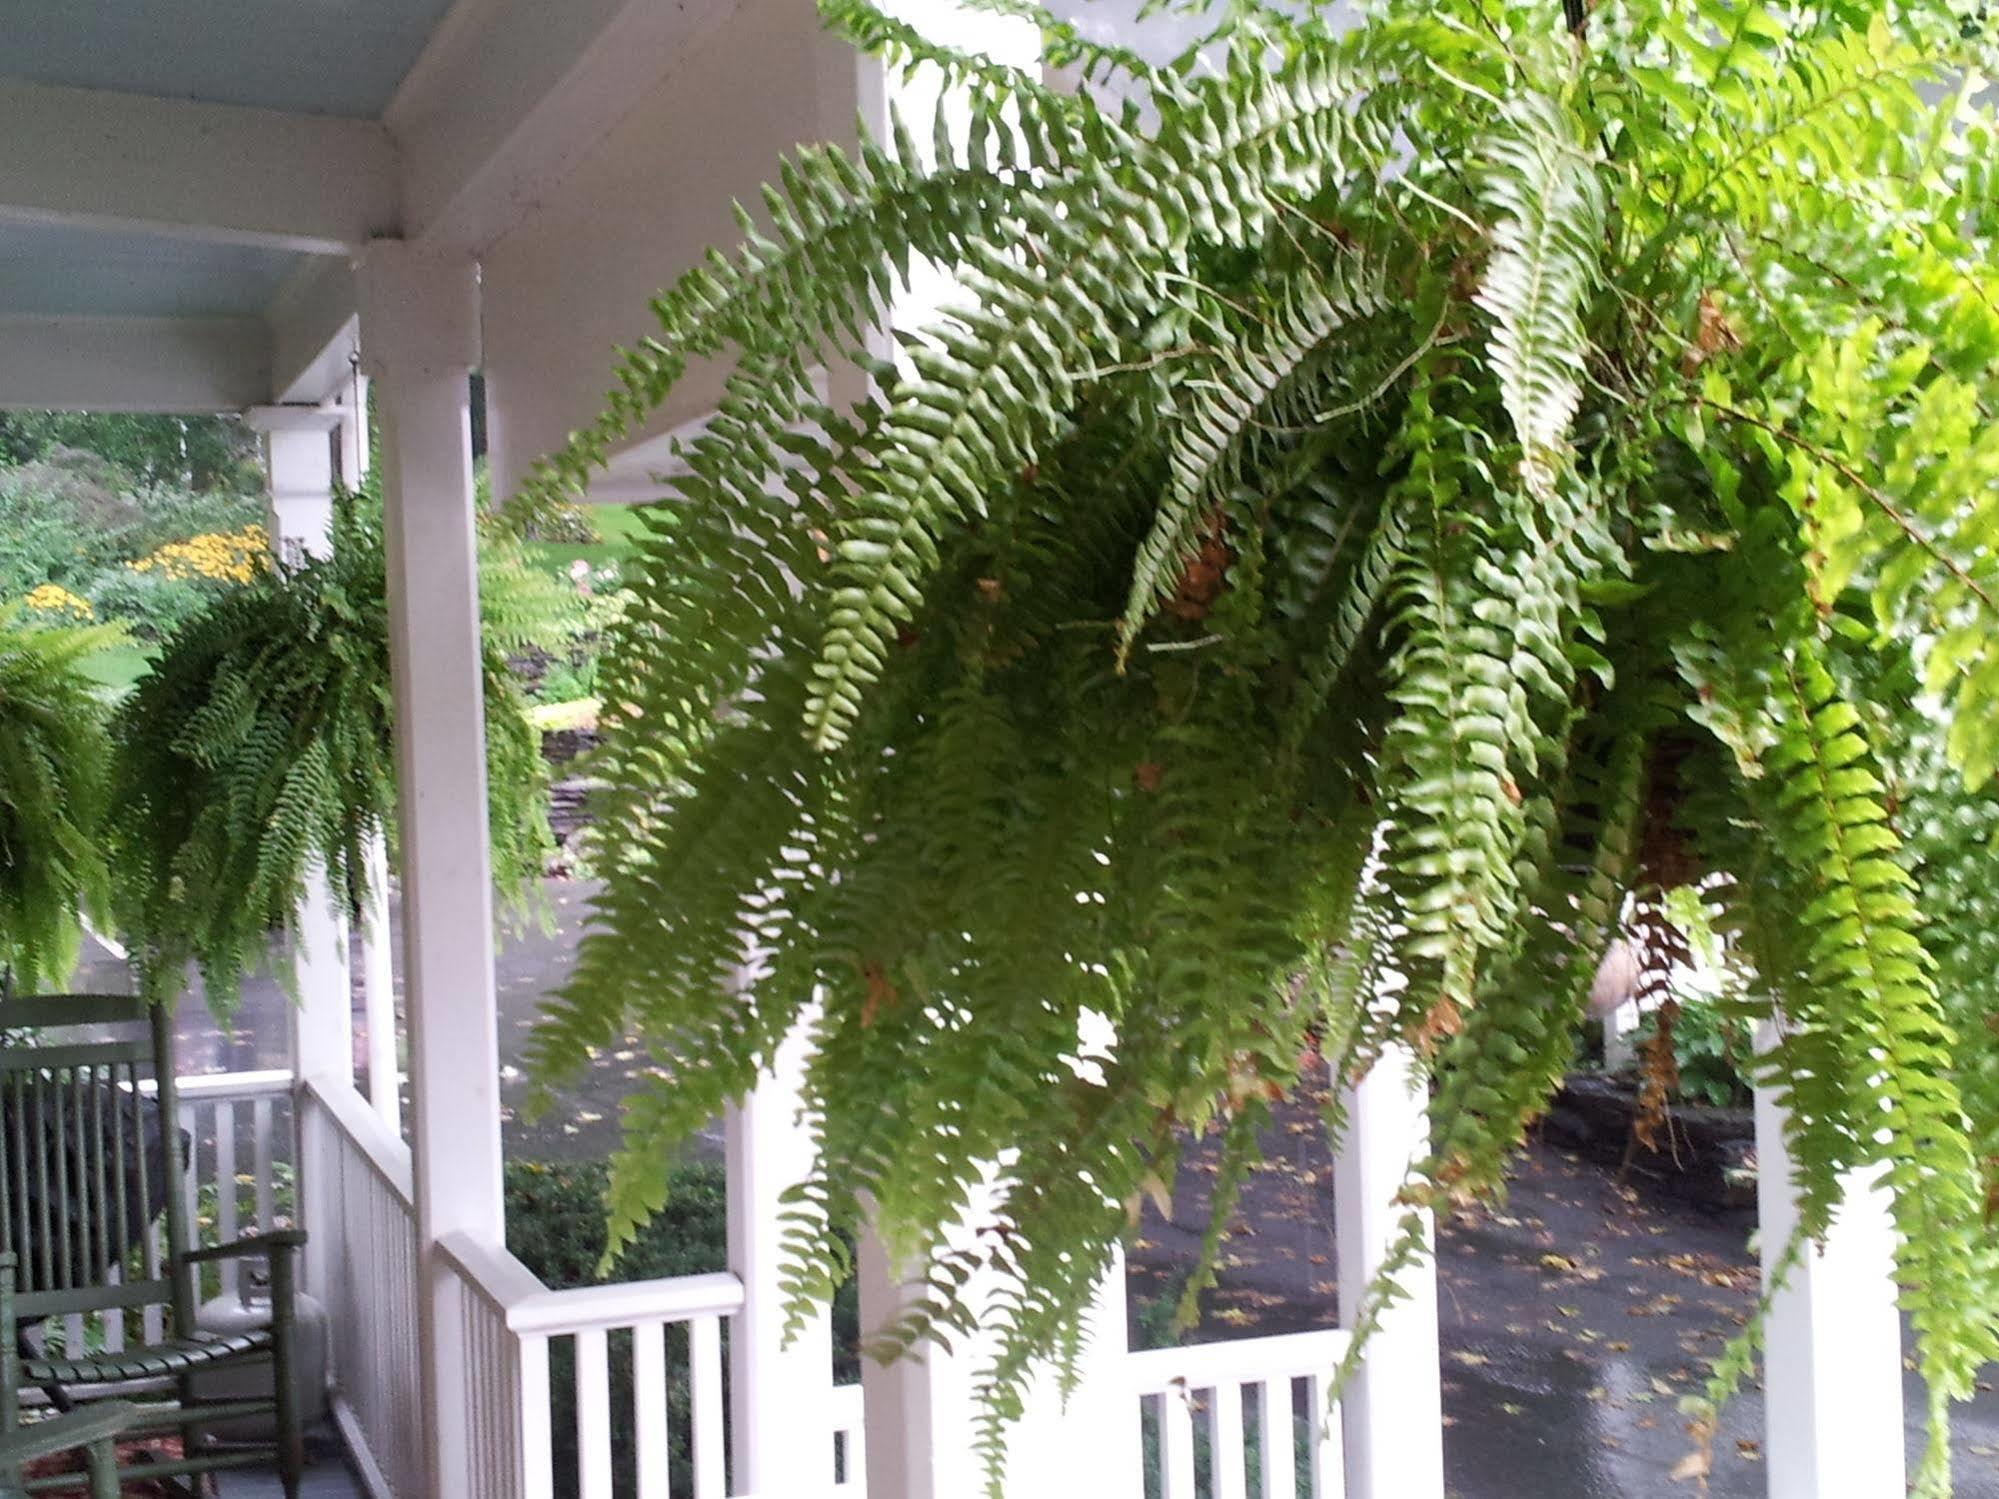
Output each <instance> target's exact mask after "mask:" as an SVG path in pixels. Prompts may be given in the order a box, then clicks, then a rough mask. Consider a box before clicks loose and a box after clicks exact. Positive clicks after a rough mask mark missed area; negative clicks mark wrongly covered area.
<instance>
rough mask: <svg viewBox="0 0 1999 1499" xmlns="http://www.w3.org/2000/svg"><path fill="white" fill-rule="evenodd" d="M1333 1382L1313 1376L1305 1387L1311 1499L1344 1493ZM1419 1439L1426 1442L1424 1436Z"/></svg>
mask: <svg viewBox="0 0 1999 1499" xmlns="http://www.w3.org/2000/svg"><path fill="white" fill-rule="evenodd" d="M1332 1390H1333V1385H1332V1380H1331V1378H1330V1377H1329V1376H1327V1375H1324V1374H1314V1375H1313V1376H1312V1377H1311V1379H1310V1381H1309V1382H1308V1383H1307V1385H1306V1391H1307V1394H1306V1404H1305V1409H1306V1410H1308V1411H1309V1412H1311V1416H1312V1425H1311V1427H1310V1431H1311V1443H1312V1499H1345V1495H1346V1491H1347V1475H1346V1453H1345V1442H1344V1439H1343V1435H1342V1431H1341V1426H1340V1413H1339V1412H1338V1411H1337V1410H1334V1409H1333V1408H1332V1404H1331V1402H1332ZM1419 1440H1428V1436H1427V1434H1422V1435H1421V1436H1419Z"/></svg>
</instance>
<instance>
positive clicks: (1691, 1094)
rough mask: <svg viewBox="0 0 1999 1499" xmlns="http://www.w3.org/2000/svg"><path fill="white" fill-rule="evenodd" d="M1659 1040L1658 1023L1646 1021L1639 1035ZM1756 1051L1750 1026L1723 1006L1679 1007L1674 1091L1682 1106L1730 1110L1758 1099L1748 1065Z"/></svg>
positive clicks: (1684, 1003)
mask: <svg viewBox="0 0 1999 1499" xmlns="http://www.w3.org/2000/svg"><path fill="white" fill-rule="evenodd" d="M1656 1034H1658V1017H1657V1015H1656V1013H1655V1014H1651V1015H1647V1016H1646V1017H1645V1021H1644V1024H1643V1025H1642V1026H1641V1027H1640V1035H1641V1037H1643V1038H1644V1039H1647V1040H1649V1039H1650V1038H1651V1037H1653V1036H1655V1035H1656ZM1753 1055H1754V1045H1753V1041H1752V1037H1751V1034H1750V1025H1749V1022H1748V1021H1746V1020H1744V1019H1742V1018H1741V1017H1740V1016H1738V1015H1736V1014H1734V1013H1733V1012H1732V1011H1731V1010H1730V1009H1729V1007H1728V1006H1727V1005H1726V1004H1725V1003H1723V1002H1720V1001H1717V1000H1713V999H1707V998H1701V997H1694V998H1688V999H1683V1000H1681V1001H1680V1002H1679V1014H1678V1017H1677V1018H1676V1019H1675V1020H1674V1021H1673V1065H1674V1068H1675V1069H1676V1071H1677V1073H1678V1077H1679V1080H1678V1082H1677V1083H1676V1084H1675V1086H1674V1088H1673V1090H1672V1091H1673V1093H1674V1096H1675V1097H1676V1098H1677V1099H1678V1100H1679V1101H1680V1102H1681V1103H1697V1104H1705V1105H1707V1106H1708V1107H1709V1108H1717V1109H1719V1108H1730V1107H1739V1106H1741V1105H1743V1104H1747V1103H1748V1102H1749V1101H1750V1099H1751V1098H1752V1097H1753V1096H1754V1091H1753V1089H1752V1086H1751V1082H1750V1061H1751V1058H1752V1057H1753Z"/></svg>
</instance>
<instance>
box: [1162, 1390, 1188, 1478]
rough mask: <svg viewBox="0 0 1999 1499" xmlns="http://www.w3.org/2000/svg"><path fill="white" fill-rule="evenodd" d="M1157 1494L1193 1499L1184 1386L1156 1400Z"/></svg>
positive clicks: (1186, 1392)
mask: <svg viewBox="0 0 1999 1499" xmlns="http://www.w3.org/2000/svg"><path fill="white" fill-rule="evenodd" d="M1159 1465H1160V1468H1161V1469H1162V1472H1161V1474H1160V1492H1161V1494H1162V1495H1163V1499H1194V1411H1193V1406H1192V1397H1191V1395H1190V1393H1189V1391H1188V1390H1187V1388H1186V1386H1184V1385H1181V1384H1177V1383H1176V1384H1175V1385H1174V1386H1173V1388H1172V1389H1170V1390H1168V1391H1167V1392H1166V1393H1165V1394H1164V1395H1162V1396H1160V1397H1159Z"/></svg>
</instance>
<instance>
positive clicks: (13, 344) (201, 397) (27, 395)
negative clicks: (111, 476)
mask: <svg viewBox="0 0 1999 1499" xmlns="http://www.w3.org/2000/svg"><path fill="white" fill-rule="evenodd" d="M0 170H4V168H0ZM270 361H271V351H270V335H269V332H268V330H267V329H266V328H265V326H264V324H263V323H262V322H260V321H259V320H257V319H255V318H92V317H59V318H47V317H0V410H9V409H12V410H16V411H19V410H49V411H165V412H176V413H181V414H191V413H194V412H202V411H241V410H242V409H243V408H244V407H245V406H254V405H256V404H257V403H258V402H260V401H267V400H269V399H270V395H271V368H270Z"/></svg>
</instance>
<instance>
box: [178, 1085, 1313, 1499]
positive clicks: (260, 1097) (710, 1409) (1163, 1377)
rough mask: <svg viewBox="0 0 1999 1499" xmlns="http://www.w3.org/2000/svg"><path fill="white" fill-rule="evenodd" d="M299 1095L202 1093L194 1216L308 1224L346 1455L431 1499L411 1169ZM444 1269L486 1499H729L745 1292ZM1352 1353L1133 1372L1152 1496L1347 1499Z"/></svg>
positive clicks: (469, 1483) (860, 1428) (451, 1240)
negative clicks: (734, 1331)
mask: <svg viewBox="0 0 1999 1499" xmlns="http://www.w3.org/2000/svg"><path fill="white" fill-rule="evenodd" d="M294 1086H295V1085H294V1083H293V1081H292V1079H291V1076H290V1074H289V1073H284V1072H268V1073H239V1074H229V1075H220V1076H214V1077H195V1078H188V1079H184V1080H183V1081H182V1082H181V1084H180V1122H181V1127H182V1128H183V1129H185V1130H186V1131H187V1132H188V1134H189V1136H190V1138H191V1141H192V1144H191V1146H190V1149H189V1152H188V1161H189V1182H190V1185H189V1199H190V1208H191V1209H192V1210H193V1211H194V1212H195V1213H196V1214H198V1218H199V1220H200V1221H201V1222H202V1237H203V1238H204V1239H206V1240H208V1241H210V1242H214V1241H217V1240H221V1239H226V1238H233V1237H236V1236H237V1235H239V1234H242V1233H248V1232H253V1231H256V1230H260V1229H270V1228H274V1227H280V1226H283V1225H284V1224H286V1223H288V1222H292V1221H295V1220H297V1219H300V1218H302V1219H303V1221H304V1223H305V1226H306V1228H307V1230H308V1232H309V1233H310V1235H311V1239H310V1243H309V1246H308V1250H307V1258H306V1283H307V1288H308V1289H309V1290H310V1291H311V1293H312V1294H313V1295H314V1296H316V1297H318V1298H319V1299H320V1300H321V1302H322V1303H323V1304H324V1305H325V1307H326V1310H327V1313H328V1317H329V1320H330V1323H331V1329H332V1352H333V1361H334V1369H333V1373H334V1381H335V1395H334V1412H335V1416H336V1418H337V1420H338V1421H339V1424H340V1427H341V1431H342V1435H343V1437H344V1438H345V1440H346V1442H347V1445H348V1447H349V1449H350V1451H351V1452H352V1454H353V1456H354V1458H355V1461H356V1463H357V1466H358V1467H359V1469H360V1471H361V1474H362V1477H363V1480H364V1482H365V1483H366V1484H367V1486H368V1488H369V1489H370V1490H371V1492H372V1493H373V1494H374V1495H375V1496H376V1499H411V1496H415V1495H418V1494H421V1493H422V1491H423V1484H424V1476H423V1475H424V1452H423V1448H422V1442H423V1440H424V1439H423V1436H422V1433H421V1431H420V1428H419V1419H420V1410H421V1401H420V1399H419V1391H418V1349H417V1336H418V1334H417V1327H418V1316H417V1311H418V1307H417V1298H418V1296H419V1294H420V1291H421V1288H420V1284H419V1276H418V1256H417V1231H416V1213H415V1208H414V1205H413V1204H414V1201H415V1194H414V1192H413V1190H412V1188H413V1183H412V1180H411V1160H410V1151H409V1147H408V1146H407V1145H406V1144H405V1143H404V1142H403V1141H402V1140H401V1139H400V1138H398V1137H396V1136H395V1135H393V1134H391V1133H390V1132H389V1130H388V1127H387V1126H386V1125H385V1123H384V1122H383V1120H382V1119H381V1117H380V1115H379V1114H378V1113H377V1112H376V1111H375V1110H374V1109H373V1108H372V1107H371V1106H370V1103H369V1101H368V1100H367V1099H366V1098H365V1097H363V1096H362V1095H361V1094H360V1093H359V1092H358V1091H357V1090H355V1089H353V1088H351V1087H347V1088H343V1087H341V1086H340V1085H339V1084H338V1083H332V1084H328V1085H324V1086H322V1085H321V1084H319V1083H306V1084H304V1085H301V1086H298V1088H297V1092H296V1094H294V1092H293V1089H294ZM294 1100H296V1101H294ZM294 1109H296V1118H294V1117H293V1115H294ZM294 1162H295V1163H296V1174H295V1175H294V1174H292V1170H291V1168H292V1166H293V1163H294ZM293 1194H296V1198H295V1199H294V1196H293ZM295 1202H296V1204H297V1206H295V1205H294V1203H295ZM438 1249H439V1254H438V1265H439V1269H440V1280H439V1286H438V1294H439V1302H438V1318H437V1327H438V1335H439V1336H440V1337H441V1338H444V1339H446V1340H448V1341H449V1342H450V1345H451V1350H452V1355H453V1357H452V1364H453V1366H454V1367H455V1368H457V1369H458V1370H460V1371H462V1374H461V1378H462V1384H461V1385H460V1389H459V1391H458V1393H459V1395H460V1396H461V1397H462V1398H461V1399H460V1400H459V1401H457V1402H456V1404H457V1406H458V1408H459V1409H460V1410H461V1411H462V1419H463V1423H464V1426H463V1430H462V1432H460V1433H458V1434H455V1439H454V1440H451V1442H450V1446H451V1448H452V1450H453V1451H454V1452H457V1453H461V1454H463V1456H462V1463H463V1465H464V1466H463V1471H462V1472H461V1473H460V1475H459V1485H458V1487H459V1488H460V1490H461V1491H462V1493H463V1494H465V1495H466V1496H468V1499H474V1496H476V1499H501V1496H505V1499H513V1496H520V1499H554V1496H556V1495H561V1496H565V1499H567V1496H572V1495H573V1496H575V1499H612V1496H613V1495H614V1493H636V1494H637V1495H639V1496H641V1499H669V1496H670V1499H728V1495H729V1492H730V1491H729V1487H728V1483H729V1480H728V1459H727V1414H726V1405H727V1400H728V1393H727V1392H728V1380H727V1377H726V1369H725V1362H724V1357H725V1344H726V1333H725V1327H726V1326H727V1324H728V1323H729V1321H730V1319H731V1318H733V1317H735V1316H736V1315H737V1314H738V1313H740V1312H741V1311H742V1309H743V1304H744V1293H743V1285H742V1282H741V1280H739V1279H738V1277H737V1276H735V1275H733V1274H727V1273H724V1274H715V1275H695V1276H682V1277H678V1278H674V1279H670V1280H654V1281H643V1282H636V1283H631V1284H625V1285H610V1286H593V1287H586V1288H581V1289H575V1290H564V1291H553V1290H550V1289H548V1288H547V1287H546V1286H544V1285H543V1284H542V1282H541V1281H540V1280H539V1279H537V1278H536V1277H535V1276H534V1274H533V1273H532V1272H530V1271H529V1270H528V1269H527V1267H526V1266H524V1265H522V1264H521V1263H520V1261H519V1260H517V1259H515V1258H514V1256H513V1255H512V1254H510V1253H508V1252H507V1251H506V1250H505V1249H504V1248H503V1247H499V1246H495V1245H488V1244H484V1243H481V1242H478V1241H476V1240H474V1239H472V1238H471V1237H469V1236H467V1235H464V1234H449V1235H446V1236H445V1237H444V1238H443V1239H442V1240H441V1241H440V1243H439V1246H438ZM156 1333H157V1329H149V1330H148V1336H153V1335H156ZM1346 1347H1347V1337H1346V1334H1345V1333H1343V1332H1340V1331H1337V1330H1328V1331H1323V1332H1312V1333H1300V1334H1295V1335H1291V1336H1286V1337H1275V1338H1256V1339H1245V1340H1240V1341H1233V1342H1223V1343H1211V1344H1203V1345H1196V1346H1191V1347H1179V1348H1166V1349H1159V1350H1155V1351H1150V1352H1144V1353H1134V1354H1130V1355H1128V1356H1127V1357H1126V1359H1125V1361H1124V1364H1123V1370H1124V1375H1123V1377H1124V1379H1125V1380H1126V1381H1127V1384H1126V1388H1127V1390H1128V1395H1129V1398H1131V1399H1132V1401H1133V1405H1134V1414H1135V1416H1136V1417H1137V1419H1136V1420H1135V1421H1134V1422H1133V1426H1132V1434H1133V1435H1132V1440H1133V1441H1134V1443H1135V1447H1136V1450H1137V1451H1139V1452H1140V1453H1142V1454H1143V1456H1142V1458H1141V1459H1140V1461H1139V1462H1138V1463H1137V1464H1136V1465H1135V1466H1136V1467H1138V1468H1140V1469H1142V1471H1143V1480H1142V1481H1143V1487H1142V1488H1141V1489H1140V1490H1139V1492H1142V1493H1146V1494H1150V1495H1154V1496H1157V1499H1342V1496H1343V1495H1344V1493H1345V1486H1344V1480H1343V1476H1342V1472H1341V1463H1342V1458H1341V1448H1340V1433H1339V1425H1338V1419H1337V1417H1338V1413H1337V1411H1333V1410H1330V1409H1329V1407H1328V1404H1327V1388H1328V1381H1329V1380H1330V1378H1331V1375H1332V1371H1333V1370H1334V1369H1335V1368H1336V1367H1337V1365H1338V1363H1339V1361H1340V1359H1341V1358H1342V1357H1343V1355H1344V1354H1345V1351H1346ZM676 1391H684V1392H685V1394H684V1396H682V1395H680V1394H677V1393H674V1392H676ZM831 1415H832V1421H831V1426H832V1430H831V1431H830V1432H829V1433H828V1434H827V1436H828V1437H829V1438H830V1440H831V1443H832V1451H833V1455H834V1473H835V1476H836V1479H837V1482H836V1483H835V1484H834V1486H833V1488H832V1490H831V1492H832V1494H834V1495H839V1496H848V1499H859V1496H862V1495H864V1494H865V1493H866V1491H867V1449H866V1434H865V1427H864V1420H863V1403H862V1395H861V1388H860V1386H858V1385H847V1386H841V1387H839V1388H837V1389H835V1390H834V1391H833V1392H832V1400H831ZM799 1435H800V1440H809V1439H810V1438H809V1437H808V1436H807V1435H806V1434H805V1433H800V1434H799ZM1148 1436H1149V1437H1150V1440H1147V1438H1148ZM783 1499H797V1496H783Z"/></svg>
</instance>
